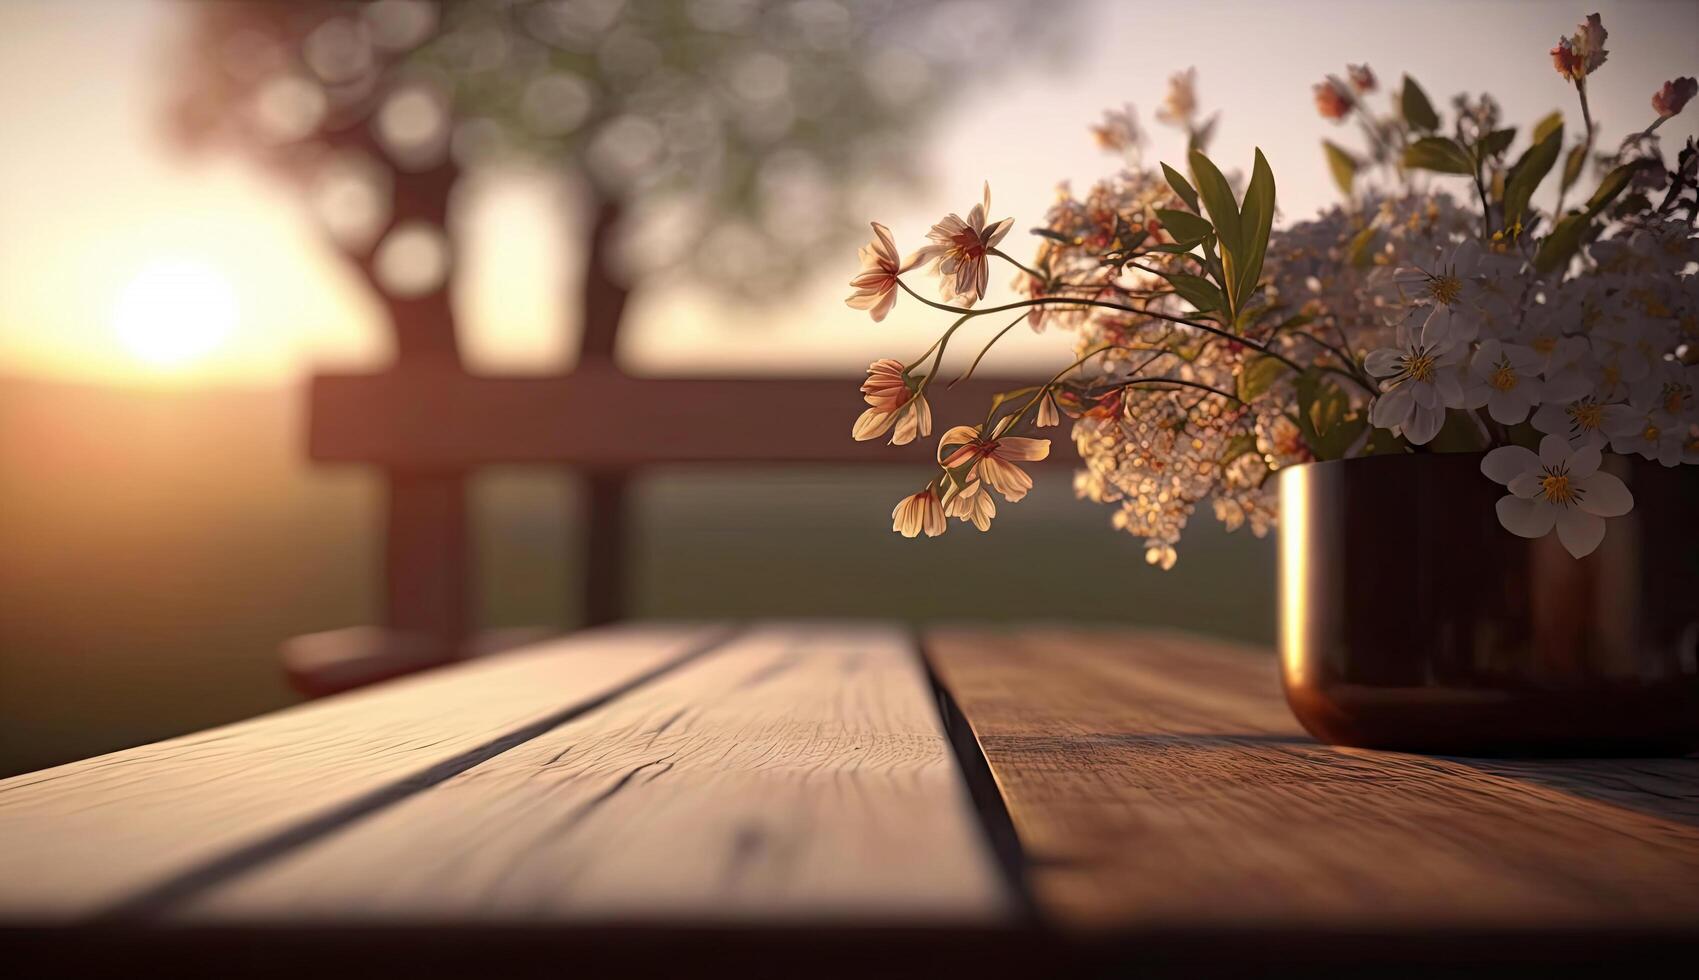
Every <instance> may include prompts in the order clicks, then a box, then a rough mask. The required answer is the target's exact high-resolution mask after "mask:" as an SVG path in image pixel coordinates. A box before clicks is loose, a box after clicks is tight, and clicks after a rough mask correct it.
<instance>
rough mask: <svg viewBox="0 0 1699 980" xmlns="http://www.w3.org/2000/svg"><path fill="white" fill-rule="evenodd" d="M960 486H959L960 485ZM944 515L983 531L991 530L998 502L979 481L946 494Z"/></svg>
mask: <svg viewBox="0 0 1699 980" xmlns="http://www.w3.org/2000/svg"><path fill="white" fill-rule="evenodd" d="M958 486H959V485H958ZM944 513H945V514H947V515H949V516H950V517H954V518H957V519H959V520H963V521H966V522H968V523H969V524H972V525H973V526H974V527H976V528H979V529H980V530H981V531H989V530H991V519H992V518H993V517H996V516H997V501H995V500H993V499H992V497H991V494H990V492H989V491H987V490H986V489H985V488H984V487H983V486H981V485H980V482H979V481H978V480H974V481H973V482H971V483H969V484H967V485H965V486H959V488H952V489H951V490H950V491H948V492H946V493H945V494H944Z"/></svg>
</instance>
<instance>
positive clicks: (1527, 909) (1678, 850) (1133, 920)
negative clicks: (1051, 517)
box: [926, 629, 1699, 955]
mask: <svg viewBox="0 0 1699 980" xmlns="http://www.w3.org/2000/svg"><path fill="white" fill-rule="evenodd" d="M926 645H927V653H928V656H929V657H930V658H931V660H932V662H933V665H934V669H935V670H936V671H937V672H938V674H939V676H940V678H941V681H942V683H943V684H944V685H945V686H946V687H947V688H948V690H949V691H950V693H951V695H952V696H953V698H954V700H955V702H956V704H957V705H959V709H960V711H961V713H962V714H963V715H964V716H965V718H966V720H967V722H968V723H969V724H970V725H971V726H972V729H973V733H974V735H975V737H976V738H977V741H978V743H979V745H980V748H981V750H982V751H983V753H984V756H985V759H986V761H987V762H988V763H989V766H990V769H991V772H992V774H993V775H994V776H995V779H996V782H997V784H998V786H999V788H1000V789H1001V791H1002V794H1003V796H1004V799H1005V800H1006V804H1007V807H1008V810H1009V815H1010V817H1011V819H1012V821H1013V824H1014V828H1015V831H1016V832H1017V834H1018V837H1019V840H1020V844H1021V848H1022V850H1023V852H1024V855H1025V858H1026V860H1027V862H1028V869H1029V871H1028V875H1029V879H1030V886H1031V888H1032V890H1033V893H1034V896H1035V900H1036V903H1037V905H1038V908H1039V911H1040V912H1041V914H1042V915H1044V916H1045V917H1046V918H1047V919H1049V920H1050V921H1052V922H1054V923H1057V924H1060V925H1062V926H1064V927H1067V928H1070V929H1084V930H1088V931H1095V930H1132V931H1135V932H1138V933H1139V934H1142V935H1151V934H1171V933H1173V932H1175V931H1186V932H1188V933H1189V934H1191V935H1216V936H1221V935H1224V934H1228V933H1231V932H1232V931H1234V930H1264V932H1265V933H1266V932H1267V930H1270V929H1273V930H1276V933H1277V934H1280V935H1288V936H1289V935H1291V934H1292V931H1293V930H1298V931H1302V932H1304V933H1305V934H1333V935H1337V934H1346V933H1354V934H1376V935H1388V936H1399V935H1402V936H1405V937H1411V938H1417V937H1429V938H1431V937H1432V936H1433V935H1437V934H1439V933H1441V932H1443V931H1444V930H1447V929H1450V930H1453V931H1454V934H1465V933H1466V934H1469V935H1473V936H1477V937H1480V936H1483V935H1491V934H1494V933H1498V932H1502V933H1510V934H1516V933H1521V932H1525V931H1533V932H1537V933H1542V934H1545V935H1548V936H1549V935H1553V934H1556V933H1563V932H1565V931H1569V930H1585V931H1586V934H1589V935H1604V934H1611V933H1612V932H1613V931H1615V934H1618V935H1621V934H1626V933H1630V932H1635V931H1638V932H1640V933H1645V932H1646V931H1651V932H1654V933H1659V934H1663V935H1672V934H1673V935H1687V936H1689V937H1692V936H1695V935H1699V759H1668V760H1596V761H1556V762H1489V761H1476V760H1463V759H1452V758H1434V757H1425V756H1415V755H1405V754H1400V753H1390V752H1372V751H1366V750H1357V749H1343V748H1332V747H1329V746H1324V745H1321V744H1318V743H1316V742H1314V741H1313V740H1311V739H1310V738H1309V737H1308V736H1306V735H1305V734H1304V733H1303V732H1302V731H1301V730H1300V729H1299V727H1298V725H1297V723H1296V722H1295V721H1293V720H1292V718H1291V716H1290V715H1289V714H1288V712H1287V711H1286V708H1285V704H1284V702H1283V700H1282V698H1281V694H1280V687H1279V680H1278V676H1277V673H1276V663H1275V659H1274V656H1273V654H1272V653H1269V652H1267V651H1263V650H1255V649H1245V648H1234V647H1231V646H1229V645H1225V644H1220V643H1213V642H1209V641H1203V640H1199V639H1197V638H1188V637H1184V636H1180V635H1175V634H1157V633H1148V634H1128V633H1106V632H1083V631H1069V630H1064V629H1047V630H1037V631H1026V632H1022V633H1020V634H1018V635H1016V634H1009V633H992V632H986V631H960V630H958V631H948V632H939V633H935V634H932V635H929V636H928V637H927V641H926ZM1422 941H1423V942H1425V941H1426V940H1425V939H1424V940H1422ZM1487 945H1489V946H1490V943H1489V944H1487ZM1411 948H1412V947H1405V948H1404V951H1405V952H1409V951H1410V950H1411ZM1470 948H1471V949H1475V950H1476V951H1477V952H1479V951H1480V948H1481V944H1479V943H1477V944H1476V945H1475V946H1472V947H1470ZM1554 949H1555V947H1554ZM1380 953H1381V954H1382V955H1385V953H1386V948H1384V947H1383V948H1381V949H1380ZM1365 955H1373V953H1372V952H1369V951H1367V950H1365Z"/></svg>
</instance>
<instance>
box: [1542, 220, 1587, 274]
mask: <svg viewBox="0 0 1699 980" xmlns="http://www.w3.org/2000/svg"><path fill="white" fill-rule="evenodd" d="M1592 220H1593V219H1592V217H1591V216H1589V215H1586V214H1583V213H1581V212H1576V213H1574V214H1568V215H1565V216H1564V217H1563V218H1562V220H1560V221H1558V223H1557V224H1556V225H1555V226H1553V228H1552V232H1551V234H1549V235H1547V236H1546V237H1545V238H1544V239H1542V240H1541V241H1540V248H1539V250H1538V251H1537V252H1535V253H1534V268H1535V269H1538V270H1539V271H1540V272H1550V271H1552V270H1553V269H1556V268H1558V267H1559V266H1562V265H1567V264H1568V263H1569V260H1570V258H1572V257H1573V256H1574V255H1575V251H1576V249H1579V248H1580V247H1581V237H1582V235H1584V234H1585V233H1586V231H1587V226H1588V225H1589V224H1591V223H1592Z"/></svg>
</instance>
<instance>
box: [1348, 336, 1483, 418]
mask: <svg viewBox="0 0 1699 980" xmlns="http://www.w3.org/2000/svg"><path fill="white" fill-rule="evenodd" d="M1423 312H1424V311H1422V310H1420V309H1417V310H1414V311H1412V316H1410V317H1407V318H1406V319H1405V320H1404V321H1403V322H1401V323H1400V324H1399V325H1398V340H1397V343H1398V346H1397V347H1382V348H1381V349H1379V350H1376V351H1371V352H1370V353H1369V355H1368V356H1367V357H1365V358H1364V359H1363V367H1364V368H1365V369H1367V370H1368V372H1369V373H1370V374H1372V375H1374V376H1375V377H1377V378H1385V379H1387V380H1386V381H1384V382H1382V383H1383V384H1384V385H1386V388H1385V390H1384V391H1383V392H1382V394H1381V395H1380V397H1378V398H1376V399H1375V402H1374V407H1372V408H1371V409H1369V421H1370V422H1371V423H1373V424H1374V425H1376V426H1379V427H1380V428H1382V429H1392V430H1395V431H1402V432H1403V434H1404V438H1406V439H1408V440H1410V442H1411V443H1413V444H1415V445H1418V446H1420V445H1422V444H1424V443H1426V442H1428V441H1429V440H1430V439H1432V438H1433V437H1434V436H1435V435H1437V434H1438V433H1439V430H1440V426H1442V425H1444V424H1445V410H1446V409H1447V408H1461V407H1462V406H1463V384H1462V382H1461V380H1460V379H1459V377H1458V371H1457V366H1458V365H1459V364H1460V363H1461V362H1462V360H1463V358H1464V356H1465V354H1466V353H1467V348H1466V346H1465V345H1464V344H1463V343H1461V342H1459V341H1456V340H1454V339H1452V338H1451V337H1449V336H1446V331H1445V326H1444V324H1442V323H1440V322H1439V321H1436V320H1434V319H1433V318H1431V317H1430V318H1428V319H1427V320H1426V321H1425V322H1424V323H1423V324H1422V327H1421V332H1420V335H1419V336H1417V337H1415V338H1412V337H1411V335H1410V321H1411V320H1412V319H1415V318H1416V317H1418V316H1420V315H1421V314H1422V313H1423Z"/></svg>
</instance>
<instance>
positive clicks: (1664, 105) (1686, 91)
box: [1652, 78, 1699, 119]
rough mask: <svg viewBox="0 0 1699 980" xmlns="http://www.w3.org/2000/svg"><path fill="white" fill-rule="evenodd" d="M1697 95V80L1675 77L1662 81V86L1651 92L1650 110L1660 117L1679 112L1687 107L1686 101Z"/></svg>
mask: <svg viewBox="0 0 1699 980" xmlns="http://www.w3.org/2000/svg"><path fill="white" fill-rule="evenodd" d="M1695 95H1699V80H1695V79H1692V78H1675V79H1671V80H1670V81H1667V82H1665V83H1664V87H1663V88H1660V89H1658V90H1657V91H1656V92H1654V93H1652V111H1653V112H1656V113H1657V114H1658V118H1660V119H1668V118H1669V117H1671V116H1673V115H1675V114H1676V113H1679V112H1680V111H1681V110H1682V109H1684V108H1686V107H1687V103H1688V102H1689V101H1691V100H1692V99H1693V97H1694V96H1695Z"/></svg>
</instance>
